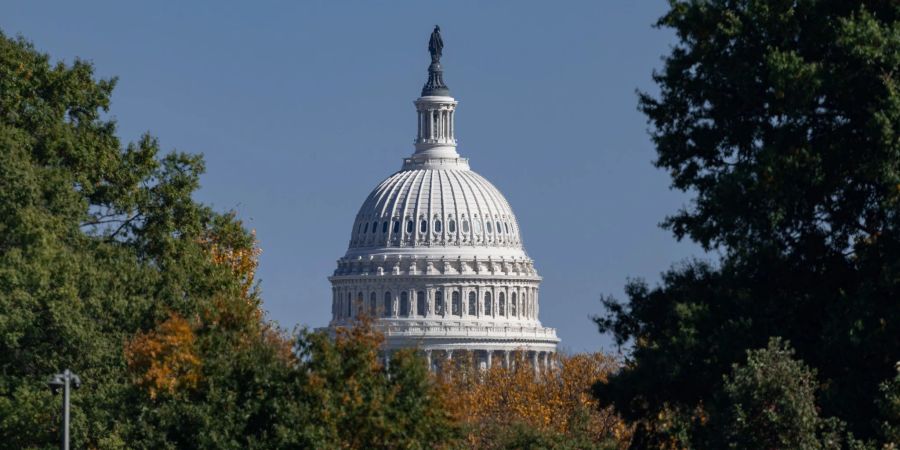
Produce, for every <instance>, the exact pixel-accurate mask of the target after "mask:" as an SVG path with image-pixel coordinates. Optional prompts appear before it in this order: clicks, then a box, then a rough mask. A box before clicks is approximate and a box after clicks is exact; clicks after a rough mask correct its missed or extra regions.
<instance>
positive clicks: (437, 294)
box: [332, 285, 539, 320]
mask: <svg viewBox="0 0 900 450" xmlns="http://www.w3.org/2000/svg"><path fill="white" fill-rule="evenodd" d="M332 291H333V292H332V297H333V300H332V318H333V319H334V320H339V319H350V318H353V317H356V316H359V315H360V314H363V313H365V314H367V315H369V316H373V317H383V318H414V317H422V318H431V319H435V318H460V319H464V318H468V319H481V318H490V319H526V320H531V319H536V318H537V317H538V313H539V307H538V288H537V287H534V286H511V287H505V286H471V285H468V286H467V285H455V286H454V285H445V286H437V287H418V288H403V289H397V288H395V289H391V288H390V287H384V286H382V287H379V288H377V289H371V288H370V289H365V288H356V287H354V286H347V287H334V288H332Z"/></svg>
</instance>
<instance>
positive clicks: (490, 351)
mask: <svg viewBox="0 0 900 450" xmlns="http://www.w3.org/2000/svg"><path fill="white" fill-rule="evenodd" d="M485 352H486V353H487V360H486V361H487V368H488V369H490V368H491V356H493V353H494V352H493V350H485Z"/></svg>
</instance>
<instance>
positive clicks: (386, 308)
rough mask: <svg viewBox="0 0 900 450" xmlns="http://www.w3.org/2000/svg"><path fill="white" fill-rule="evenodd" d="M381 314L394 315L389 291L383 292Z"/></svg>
mask: <svg viewBox="0 0 900 450" xmlns="http://www.w3.org/2000/svg"><path fill="white" fill-rule="evenodd" d="M385 223H387V222H385ZM381 315H382V316H384V317H391V316H393V315H394V301H393V299H392V298H391V291H387V292H385V293H384V309H382V310H381Z"/></svg>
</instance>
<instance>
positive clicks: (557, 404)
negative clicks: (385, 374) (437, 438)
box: [438, 352, 631, 448]
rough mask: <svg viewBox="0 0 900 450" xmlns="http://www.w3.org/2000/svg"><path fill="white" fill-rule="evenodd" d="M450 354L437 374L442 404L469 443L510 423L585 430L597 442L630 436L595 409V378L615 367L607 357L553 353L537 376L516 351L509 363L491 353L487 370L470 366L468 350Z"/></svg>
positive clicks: (479, 442) (607, 412) (481, 441)
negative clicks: (550, 362)
mask: <svg viewBox="0 0 900 450" xmlns="http://www.w3.org/2000/svg"><path fill="white" fill-rule="evenodd" d="M453 359H454V360H455V361H457V363H458V364H456V365H453V366H451V367H445V368H444V370H442V372H441V374H440V375H438V379H439V383H440V388H441V394H442V398H443V403H444V405H445V407H446V408H447V409H448V410H449V411H450V413H451V415H452V416H453V417H455V418H456V420H457V421H460V422H462V423H463V424H464V425H467V429H469V430H471V431H470V433H469V435H468V436H467V441H468V443H469V444H470V445H471V446H473V447H479V448H480V447H485V443H486V442H487V441H489V440H490V439H491V438H492V436H491V435H490V434H491V433H492V431H491V429H492V426H496V425H499V426H501V427H502V426H504V425H509V424H512V423H522V424H525V425H527V426H529V427H535V428H537V429H540V430H541V431H545V432H547V431H549V432H556V433H562V434H571V433H572V432H579V433H587V434H588V435H589V436H591V437H592V438H593V439H595V440H596V441H598V442H599V441H600V440H602V439H604V438H608V437H614V438H615V439H617V440H618V441H619V442H622V443H627V442H628V440H629V439H630V436H631V428H630V427H628V426H627V425H626V424H625V423H623V422H622V421H621V420H620V419H619V418H618V417H617V416H616V415H615V414H614V413H613V411H612V409H611V408H600V407H599V405H598V404H597V402H596V400H594V398H593V397H592V396H591V394H590V388H591V386H592V385H593V384H594V383H595V382H596V381H603V380H606V378H607V376H608V375H609V373H610V372H612V371H614V370H616V369H617V368H618V364H617V363H616V361H615V360H614V359H613V358H611V357H609V356H606V355H604V354H601V353H594V354H578V355H574V356H569V357H559V358H558V359H557V361H556V367H555V368H553V369H551V370H543V371H541V372H540V373H539V374H537V375H536V374H535V371H534V368H533V366H532V365H531V362H530V361H529V360H528V358H526V356H525V355H524V354H523V353H522V352H515V354H514V355H512V358H511V362H512V364H511V366H512V367H511V368H505V367H503V364H502V363H503V360H502V359H500V358H496V357H495V358H494V359H493V360H492V361H493V362H492V368H491V369H489V370H480V369H477V368H475V367H474V365H473V364H472V363H471V362H472V358H471V355H463V356H460V357H458V356H457V353H456V352H454V356H453ZM460 360H461V361H460ZM494 430H496V428H494Z"/></svg>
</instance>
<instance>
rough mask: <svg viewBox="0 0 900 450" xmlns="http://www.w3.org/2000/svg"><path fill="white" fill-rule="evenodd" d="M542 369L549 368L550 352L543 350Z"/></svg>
mask: <svg viewBox="0 0 900 450" xmlns="http://www.w3.org/2000/svg"><path fill="white" fill-rule="evenodd" d="M544 370H550V352H544Z"/></svg>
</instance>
